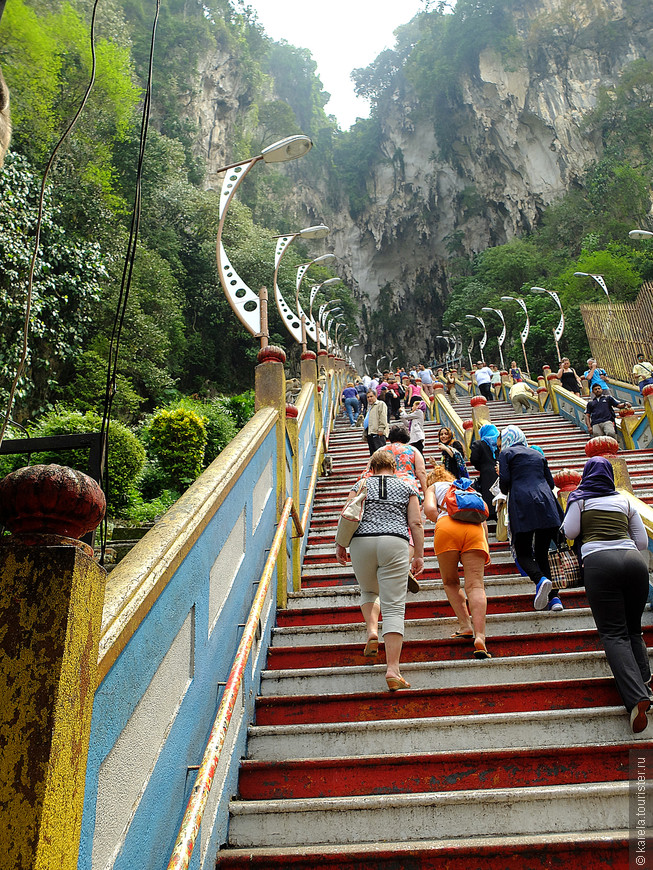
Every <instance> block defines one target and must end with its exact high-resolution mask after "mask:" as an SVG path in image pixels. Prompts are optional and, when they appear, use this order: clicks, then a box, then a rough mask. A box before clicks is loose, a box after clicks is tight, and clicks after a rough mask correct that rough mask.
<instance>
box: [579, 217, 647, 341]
mask: <svg viewBox="0 0 653 870" xmlns="http://www.w3.org/2000/svg"><path fill="white" fill-rule="evenodd" d="M642 232H644V230H642ZM574 275H575V277H576V278H592V279H593V280H594V281H596V283H597V284H598V285H599V287H600V288H601V290H603V292H604V293H605V296H606V299H607V300H608V319H607V320H606V321H605V325H604V327H603V334H604V335H606V334H607V332H608V330H609V328H610V322H611V321H612V302H611V300H610V294H609V293H608V288H607V285H606V283H605V279H604V278H603V275H594V274H593V273H592V272H574Z"/></svg>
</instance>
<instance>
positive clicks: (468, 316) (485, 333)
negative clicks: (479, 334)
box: [465, 314, 487, 365]
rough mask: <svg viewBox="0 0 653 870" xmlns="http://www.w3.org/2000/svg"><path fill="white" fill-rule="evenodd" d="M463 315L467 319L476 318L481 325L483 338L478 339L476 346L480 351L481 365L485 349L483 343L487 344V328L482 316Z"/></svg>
mask: <svg viewBox="0 0 653 870" xmlns="http://www.w3.org/2000/svg"><path fill="white" fill-rule="evenodd" d="M465 317H466V319H467V320H478V322H479V323H480V324H481V326H482V327H483V338H482V339H481V340H480V341H479V343H478V347H479V350H480V351H481V360H482V361H483V365H485V357H484V355H483V350H484V349H485V345H486V344H487V329H486V328H485V321H484V320H483V318H482V317H478V315H476V314H466V315H465Z"/></svg>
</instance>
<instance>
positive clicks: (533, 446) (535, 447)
mask: <svg viewBox="0 0 653 870" xmlns="http://www.w3.org/2000/svg"><path fill="white" fill-rule="evenodd" d="M530 448H531V450H537V452H538V453H541V454H542V456H544V450H542V448H541V447H540V446H539V444H531V445H530ZM544 458H545V459H546V456H544Z"/></svg>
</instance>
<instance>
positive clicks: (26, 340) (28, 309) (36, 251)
mask: <svg viewBox="0 0 653 870" xmlns="http://www.w3.org/2000/svg"><path fill="white" fill-rule="evenodd" d="M99 2H100V0H95V3H94V4H93V14H92V16H91V77H90V79H89V83H88V86H87V88H86V91H85V93H84V96H83V97H82V101H81V103H80V104H79V108H78V109H77V111H76V112H75V116H74V117H73V119H72V121H71V122H70V124H69V125H68V127H67V128H66V130H65V131H64V134H63V136H62V137H61V139H59V141H58V142H57V144H56V145H55V146H54V149H53V151H52V154H51V155H50V159H49V160H48V162H47V165H46V167H45V172H44V173H43V179H42V181H41V192H40V195H39V210H38V217H37V219H36V234H35V239H34V250H33V252H32V258H31V261H30V266H29V278H28V281H27V300H26V302H25V319H24V321H23V344H22V349H21V356H20V361H19V363H18V368H17V370H16V376H15V378H14V380H13V383H12V385H11V390H10V391H9V402H8V403H7V413H6V414H5V418H4V420H3V422H2V429H0V445H2V441H3V438H4V435H5V431H6V429H7V426H8V424H9V420H10V419H11V410H12V408H13V404H14V397H15V395H16V389H17V388H18V382H19V381H20V378H21V375H22V374H23V369H24V368H25V362H26V360H27V351H28V348H29V320H30V315H31V313H32V291H33V286H34V270H35V268H36V258H37V257H38V254H39V248H40V244H41V226H42V224H43V203H44V200H45V184H46V181H47V179H48V175H49V174H50V170H51V169H52V166H53V165H54V161H55V159H56V156H57V154H58V152H59V149H60V148H61V146H62V145H63V143H64V142H65V141H66V139H67V138H68V136H69V135H70V133H71V132H72V129H73V127H74V126H75V124H77V121H78V120H79V116H80V115H81V114H82V111H83V110H84V106H85V105H86V103H87V101H88V98H89V95H90V93H91V88H92V87H93V84H94V82H95V70H96V65H97V62H96V58H95V17H96V15H97V8H98V4H99ZM2 5H3V8H4V4H2Z"/></svg>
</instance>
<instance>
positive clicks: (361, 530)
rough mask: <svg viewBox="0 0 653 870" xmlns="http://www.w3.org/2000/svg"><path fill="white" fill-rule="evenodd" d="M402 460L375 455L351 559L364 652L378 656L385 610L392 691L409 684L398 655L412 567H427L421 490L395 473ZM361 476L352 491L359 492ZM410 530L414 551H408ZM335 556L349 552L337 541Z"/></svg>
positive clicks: (381, 452)
mask: <svg viewBox="0 0 653 870" xmlns="http://www.w3.org/2000/svg"><path fill="white" fill-rule="evenodd" d="M396 470H397V465H396V462H395V457H394V455H393V454H392V453H391V452H390V451H389V450H377V451H376V452H375V453H373V454H372V458H371V459H370V471H371V472H372V477H369V478H367V496H366V499H365V508H364V511H363V517H362V519H361V521H360V524H359V526H358V529H357V530H356V531H355V532H354V536H353V538H352V539H351V544H350V545H349V552H350V555H351V563H352V567H353V569H354V574H355V575H356V580H357V581H358V585H359V586H360V589H361V611H362V613H363V618H364V619H365V628H366V631H367V643H366V644H365V649H364V651H363V655H364V656H369V657H372V656H376V655H377V653H378V649H379V614H380V612H381V611H382V612H383V642H384V645H385V659H386V677H385V679H386V683H387V684H388V688H389V689H390V691H391V692H393V691H396V690H397V689H410V683H409V682H408V681H407V680H405V679H404V678H403V677H402V676H401V672H400V670H399V659H400V657H401V648H402V645H403V640H404V613H405V608H406V588H407V584H408V570H409V568H410V570H411V571H412V573H413V574H414V575H418V574H421V572H422V571H423V569H424V528H423V526H422V517H421V514H420V510H419V501H418V500H417V493H416V491H415V489H414V488H413V486H412V485H411V484H410V483H409V482H408V481H407V480H402V478H400V477H397V476H396V475H395V472H396ZM361 483H362V481H358V482H357V483H355V484H354V487H353V489H352V490H351V492H350V493H349V495H350V496H353V495H354V494H355V493H357V492H358V490H359V488H360V486H361ZM409 530H410V532H411V533H412V538H413V545H414V554H413V556H412V559H411V558H410V556H409V544H408V542H409V538H410V535H409ZM336 559H337V561H338V563H339V564H340V565H346V564H347V551H346V549H345V548H344V547H342V546H340V544H337V543H336Z"/></svg>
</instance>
